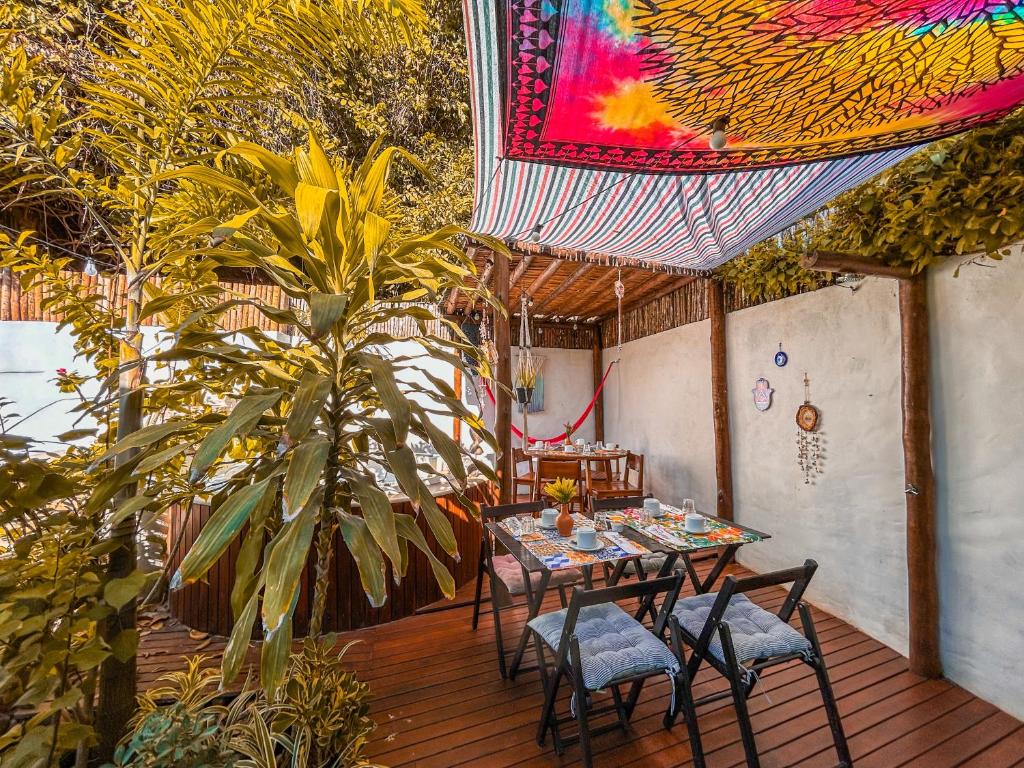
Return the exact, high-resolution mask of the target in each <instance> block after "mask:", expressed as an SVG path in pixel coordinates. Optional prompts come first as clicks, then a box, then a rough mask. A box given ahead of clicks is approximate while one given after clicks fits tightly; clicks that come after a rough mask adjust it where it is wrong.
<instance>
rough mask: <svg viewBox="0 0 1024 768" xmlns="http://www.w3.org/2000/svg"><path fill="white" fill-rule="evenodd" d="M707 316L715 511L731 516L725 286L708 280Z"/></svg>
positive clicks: (729, 517) (722, 515) (718, 281)
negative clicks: (713, 433) (715, 482)
mask: <svg viewBox="0 0 1024 768" xmlns="http://www.w3.org/2000/svg"><path fill="white" fill-rule="evenodd" d="M707 289H708V316H709V318H710V319H711V409H712V418H713V420H714V424H715V476H716V478H717V481H718V499H717V504H718V508H717V512H716V514H717V515H718V516H719V517H721V518H724V519H726V520H732V515H733V509H732V439H731V437H730V435H729V382H728V379H727V378H726V360H725V286H724V285H723V283H722V281H721V280H708V281H707Z"/></svg>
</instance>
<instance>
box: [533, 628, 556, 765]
mask: <svg viewBox="0 0 1024 768" xmlns="http://www.w3.org/2000/svg"><path fill="white" fill-rule="evenodd" d="M533 642H534V645H535V646H536V647H537V667H538V668H539V669H540V679H541V684H542V686H543V688H544V706H543V707H542V708H541V713H540V722H539V723H538V724H537V744H538V745H539V746H544V737H545V736H546V735H547V732H548V728H549V727H550V728H551V729H552V731H553V732H552V735H553V736H554V741H555V751H556V752H558V754H562V749H561V739H560V738H559V736H558V730H557V729H558V725H557V723H555V722H554V721H555V699H556V698H557V697H558V688H559V686H560V684H561V682H562V670H561V668H558V669H556V670H555V671H554V673H550V672H549V671H548V663H547V658H546V656H545V654H544V640H543V639H541V638H540V637H538V636H537V634H536V633H534V637H533Z"/></svg>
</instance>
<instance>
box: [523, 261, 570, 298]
mask: <svg viewBox="0 0 1024 768" xmlns="http://www.w3.org/2000/svg"><path fill="white" fill-rule="evenodd" d="M562 264H563V262H562V260H561V259H555V260H554V261H552V262H551V263H550V264H548V266H547V268H545V270H544V271H543V272H541V273H540V275H539V276H538V277H537V279H536V280H534V281H533V282H532V283H530V287H529V288H527V289H526V295H527V296H529V297H531V298H532V297H533V296H536V295H537V291H539V290H540V289H541V287H542V286H543V285H544V283H546V282H547V281H548V280H550V279H551V277H552V275H554V274H555V272H557V271H558V269H559V267H561V266H562Z"/></svg>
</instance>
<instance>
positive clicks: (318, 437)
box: [154, 138, 497, 691]
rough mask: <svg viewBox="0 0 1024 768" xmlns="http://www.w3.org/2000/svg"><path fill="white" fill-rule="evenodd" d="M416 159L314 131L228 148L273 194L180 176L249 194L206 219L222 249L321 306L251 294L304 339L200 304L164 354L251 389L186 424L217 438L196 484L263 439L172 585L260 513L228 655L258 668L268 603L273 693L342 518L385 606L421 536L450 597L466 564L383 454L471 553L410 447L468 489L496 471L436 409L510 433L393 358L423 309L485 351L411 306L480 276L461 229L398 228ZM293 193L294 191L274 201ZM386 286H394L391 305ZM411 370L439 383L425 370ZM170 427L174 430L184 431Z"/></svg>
mask: <svg viewBox="0 0 1024 768" xmlns="http://www.w3.org/2000/svg"><path fill="white" fill-rule="evenodd" d="M400 156H403V157H405V159H406V160H408V161H410V162H413V163H415V160H414V159H413V158H411V157H408V156H406V155H404V153H402V152H401V151H399V150H396V149H385V150H383V151H379V150H378V149H377V148H376V147H375V148H374V149H373V151H371V153H370V155H369V156H368V157H367V158H366V160H365V161H364V162H363V163H362V164H361V165H360V166H359V167H357V168H348V167H344V166H339V165H335V164H334V163H332V162H331V160H330V159H329V158H328V156H327V155H326V154H325V153H324V151H323V150H322V148H321V147H320V145H319V144H318V143H317V141H316V140H315V139H312V138H311V140H310V144H309V148H308V150H305V151H300V152H297V153H295V154H294V155H293V156H292V157H281V156H278V155H275V154H273V153H271V152H269V151H268V150H266V149H263V148H261V147H258V146H256V145H252V144H243V145H240V146H238V147H236V148H234V149H232V150H231V151H230V152H229V153H227V157H226V158H225V160H226V161H227V160H228V159H229V158H234V159H240V160H243V161H245V162H246V163H247V164H249V165H250V166H251V167H252V168H255V169H258V170H259V171H261V172H262V173H265V174H266V176H267V177H268V178H269V179H270V180H271V181H272V183H273V186H274V187H275V191H273V192H272V193H270V194H269V199H270V202H268V196H267V195H261V194H258V193H257V192H256V191H254V190H253V189H251V188H250V187H249V186H247V185H246V184H245V183H243V182H241V181H239V180H238V178H236V177H235V176H233V175H230V174H228V173H226V172H221V171H215V170H211V169H209V168H207V167H202V166H196V167H192V168H188V169H185V170H183V171H180V172H178V173H175V174H173V177H174V178H182V177H187V178H188V179H189V180H191V181H193V182H195V183H201V184H207V185H210V186H212V187H215V188H216V189H218V190H221V191H223V192H226V193H228V194H230V195H231V196H233V197H234V198H235V199H236V200H237V201H239V203H241V204H242V205H243V206H244V209H243V210H241V211H240V212H239V213H237V214H236V215H234V216H232V217H230V218H229V219H228V220H226V221H217V220H214V219H209V220H206V221H203V222H200V223H198V224H195V225H192V226H191V227H190V228H189V231H190V232H193V233H196V232H206V233H208V234H209V235H210V236H211V237H212V238H214V240H215V241H217V242H219V243H221V245H220V248H219V249H218V251H216V252H214V253H213V254H212V256H213V258H216V259H217V260H218V262H219V263H222V264H224V265H230V266H235V267H246V268H249V269H252V270H254V271H256V272H257V273H259V274H261V275H263V276H265V277H266V278H267V279H269V280H271V281H273V282H274V283H276V284H277V285H279V286H281V288H282V289H284V291H285V292H286V293H287V294H288V295H289V296H290V297H292V298H293V299H294V300H296V301H297V302H298V303H299V304H300V305H301V306H302V307H304V308H307V310H308V311H303V310H298V309H289V310H282V309H278V308H276V307H270V306H266V305H263V304H261V303H260V302H259V301H258V300H256V299H237V300H235V302H246V303H252V304H254V305H255V307H256V309H257V310H259V311H260V312H262V313H264V314H265V315H267V316H268V317H271V318H273V319H274V320H275V321H276V322H278V323H282V324H285V325H289V326H291V328H292V329H293V332H292V342H291V344H288V345H285V344H281V343H280V342H279V341H278V340H277V339H276V338H275V337H273V336H271V335H269V334H267V333H264V332H262V331H260V330H258V329H256V328H251V329H247V330H246V331H245V332H244V333H245V336H246V337H247V339H246V343H245V344H241V343H237V342H236V341H234V340H233V339H232V337H231V335H230V334H227V333H223V334H211V333H209V332H208V331H206V330H204V329H203V328H202V326H201V325H197V324H196V323H197V320H199V316H198V314H197V315H195V316H193V317H191V318H189V319H187V320H186V321H185V322H184V323H181V324H180V325H178V326H177V327H176V328H174V329H173V330H174V332H175V334H176V336H177V338H178V343H177V345H176V346H175V348H174V349H172V350H170V351H168V352H167V353H165V354H164V357H165V358H194V359H203V360H207V361H210V362H209V366H208V377H207V378H209V379H210V380H211V381H218V382H220V383H221V385H223V384H224V383H225V382H229V383H231V384H232V385H233V386H234V387H235V388H236V394H237V396H238V397H239V400H238V403H237V405H236V406H235V407H234V409H233V410H232V412H231V413H230V414H228V415H226V416H222V417H221V420H220V421H219V422H217V421H216V420H214V421H212V422H211V421H210V420H207V421H206V422H205V423H204V424H196V423H189V422H186V421H184V420H183V421H181V422H180V423H178V424H177V426H175V425H174V424H173V423H172V424H171V425H169V429H170V431H171V433H172V434H171V436H170V439H181V438H184V439H186V440H195V439H196V438H197V437H198V436H201V435H202V434H205V435H206V436H205V437H204V438H203V439H202V441H201V442H200V444H199V445H198V448H197V449H196V451H195V456H194V458H193V460H192V463H191V467H190V472H191V479H192V481H194V482H198V483H201V482H202V481H203V479H204V478H205V477H206V476H207V475H208V474H209V473H210V471H211V469H214V468H215V467H216V465H217V462H218V460H219V459H222V457H224V456H225V454H226V452H227V450H228V448H229V445H230V443H231V441H232V440H235V439H241V438H245V439H246V445H247V446H248V455H247V458H246V459H245V460H244V461H243V462H242V465H243V468H242V469H241V470H240V471H236V472H235V473H234V474H233V475H231V477H230V479H229V480H228V481H227V483H226V485H225V487H224V488H223V489H222V490H220V491H219V492H218V494H217V497H216V500H215V506H216V509H215V511H214V514H213V516H212V517H211V518H210V520H209V522H208V523H207V525H206V527H205V528H204V530H203V531H202V533H201V534H200V536H199V538H198V539H197V540H196V542H195V544H194V545H193V547H192V549H191V550H190V551H189V552H188V553H187V554H186V556H185V557H184V559H183V561H182V563H181V566H180V568H179V570H178V572H177V573H176V574H175V576H174V579H173V582H172V586H177V585H180V584H184V583H189V582H193V581H195V580H197V579H199V578H201V577H202V576H203V575H204V574H205V573H206V571H207V570H208V569H209V568H210V566H211V565H213V563H214V562H215V561H216V560H217V558H218V557H220V556H221V554H223V553H224V551H225V550H226V549H227V548H228V546H229V545H230V544H231V542H232V541H233V540H234V539H235V538H236V537H238V536H240V535H242V529H243V526H244V525H245V524H246V523H247V524H248V530H247V533H245V534H244V540H243V543H242V547H241V552H240V554H239V558H238V564H237V573H238V581H237V583H236V585H235V588H234V591H233V593H232V608H233V611H234V613H235V617H236V622H235V628H234V631H233V633H232V637H231V639H230V642H229V644H228V647H227V650H226V653H225V658H224V667H225V670H224V672H225V677H226V679H228V680H230V679H231V678H232V677H233V676H234V675H235V673H236V672H237V670H238V668H239V665H240V664H241V661H242V658H243V655H244V650H245V648H246V647H247V645H248V642H249V638H250V636H251V632H252V627H253V624H254V622H255V621H256V618H257V612H258V611H260V610H262V626H263V632H264V636H265V642H264V645H263V651H262V660H261V680H262V683H263V685H264V686H265V687H266V688H267V689H268V690H271V691H272V690H273V689H274V688H275V687H276V686H277V684H278V682H279V681H280V680H281V678H282V674H283V670H284V663H285V660H286V658H287V653H288V649H289V646H290V641H291V637H292V626H291V617H292V613H293V611H294V608H295V604H296V599H297V595H298V590H299V580H300V574H301V571H302V568H303V566H304V565H305V563H306V561H307V557H308V556H309V552H310V549H311V547H315V550H316V562H317V568H316V589H315V594H314V599H313V613H312V618H311V629H310V631H311V634H314V635H315V634H317V633H319V631H320V627H321V623H322V618H323V613H324V606H325V601H326V590H327V579H328V572H329V565H330V558H331V542H332V540H333V536H334V532H335V530H336V529H337V528H338V527H340V529H341V533H342V535H343V537H344V541H345V543H346V545H347V547H348V549H349V550H350V551H351V553H352V555H353V557H354V558H355V561H356V563H357V565H358V567H359V573H360V577H361V580H362V584H363V587H364V589H365V590H366V594H367V596H368V598H369V600H370V602H371V603H372V604H373V605H375V606H379V605H381V604H383V602H384V600H385V598H386V582H385V579H386V573H387V565H386V563H387V562H390V569H391V571H392V574H393V576H394V578H395V580H396V581H397V580H400V579H401V578H402V576H403V575H404V574H405V570H406V567H407V565H408V561H409V557H408V548H409V546H410V545H412V546H413V547H416V548H418V549H420V550H421V551H422V552H423V553H424V554H425V555H426V556H427V558H428V559H429V560H430V563H431V565H432V566H433V571H434V574H435V576H436V577H437V579H438V582H439V584H440V585H441V588H442V590H443V591H444V593H445V594H446V595H448V596H451V595H453V594H454V582H453V579H452V576H451V574H450V573H449V572H448V570H447V569H446V568H445V566H444V565H443V564H442V563H441V562H440V561H439V560H438V559H437V558H436V557H435V556H434V554H433V553H432V552H431V549H430V547H429V546H428V543H427V540H426V538H425V536H424V533H423V531H422V530H421V529H420V527H419V526H418V525H417V521H416V519H415V518H414V517H412V516H410V515H405V514H396V513H395V511H394V510H393V508H392V506H391V503H390V501H389V498H388V496H387V494H386V493H385V492H384V491H383V490H382V489H381V487H380V486H379V485H378V483H377V480H376V472H375V470H377V469H378V468H381V467H384V468H387V469H388V470H389V471H390V472H391V473H393V474H394V476H395V477H396V478H397V481H398V484H399V485H400V486H401V489H402V491H403V492H404V493H405V494H406V495H407V496H408V497H409V498H410V499H411V500H412V503H413V505H414V506H415V508H416V509H417V510H418V512H419V514H421V515H422V516H423V517H424V518H425V519H426V523H427V525H428V526H429V530H430V532H431V534H432V535H433V537H434V538H435V539H436V540H437V542H439V543H440V544H441V546H442V547H443V548H444V549H445V551H446V552H448V553H449V554H450V555H452V556H453V557H458V551H457V546H456V541H455V536H454V533H453V531H452V527H451V524H450V522H449V521H448V519H447V518H446V517H445V515H444V514H443V513H442V512H441V510H440V509H439V507H438V505H437V503H436V502H435V500H434V497H433V495H432V494H431V492H430V490H429V488H428V487H427V485H426V484H425V482H424V480H423V479H422V478H421V474H423V473H434V474H438V473H437V472H436V470H433V469H431V468H429V467H428V466H426V465H418V464H417V461H416V457H415V454H414V452H413V449H412V447H411V445H410V442H411V440H412V439H413V438H414V437H416V438H419V439H421V440H423V441H425V442H427V443H430V444H432V445H433V446H434V448H435V449H436V450H437V452H438V453H439V454H440V456H441V457H442V458H443V459H444V461H445V463H446V464H447V468H448V473H447V475H446V476H447V477H448V479H449V481H450V482H451V483H452V484H453V486H454V487H455V488H456V489H457V490H460V491H461V489H464V488H465V487H466V483H467V481H468V479H469V474H470V473H469V472H468V471H467V467H469V468H470V469H477V470H479V471H480V472H482V473H484V474H485V475H487V476H489V477H493V473H492V471H491V470H490V469H489V468H488V467H486V466H485V465H483V464H481V463H479V462H477V460H476V459H473V458H471V457H469V456H468V455H466V454H465V453H464V452H463V449H462V447H461V446H460V445H459V444H457V443H456V442H455V441H454V440H452V439H451V438H450V437H449V436H448V435H447V434H445V432H444V431H443V430H441V429H439V428H438V427H437V426H436V424H435V423H434V421H433V420H432V417H434V416H438V415H440V416H450V417H452V418H460V419H462V420H463V421H464V422H466V423H467V424H468V425H469V427H470V428H471V429H473V430H475V431H476V432H478V433H479V434H480V435H481V436H482V437H483V438H484V439H486V440H488V441H489V442H491V444H492V445H493V444H494V443H493V438H492V437H491V436H490V435H489V434H487V433H486V432H485V431H484V429H483V424H482V423H481V421H480V419H479V417H477V416H476V415H475V414H473V413H472V412H470V411H469V410H468V409H467V408H466V407H465V406H464V405H463V404H462V403H461V401H460V400H459V398H458V396H457V395H456V393H455V392H454V391H453V390H452V388H451V386H450V385H449V384H448V383H447V382H445V381H441V380H438V379H437V378H436V377H435V376H433V375H431V374H430V373H429V372H426V371H424V370H420V368H419V365H418V364H417V361H416V359H415V358H398V359H391V358H389V356H388V355H387V354H386V352H385V350H384V349H383V345H386V344H387V343H389V342H391V341H394V339H393V337H392V336H390V335H388V334H387V333H385V332H383V330H381V329H382V327H383V326H384V325H385V324H386V323H387V322H388V321H392V320H395V319H396V318H398V319H400V318H406V319H411V320H412V321H414V322H416V323H418V324H419V326H420V333H419V335H418V336H417V337H416V339H415V340H416V341H417V342H418V343H419V345H420V346H421V347H422V349H423V352H424V353H425V354H426V355H428V356H430V357H431V358H434V359H442V360H446V361H448V362H450V363H451V364H452V365H454V366H459V367H462V365H463V363H462V359H461V354H462V353H467V354H470V355H474V356H475V355H476V351H475V349H474V348H473V347H472V346H470V345H469V344H467V343H464V341H462V340H460V339H461V334H460V333H459V331H458V330H457V328H456V327H455V326H454V325H452V324H447V325H448V327H449V328H450V329H451V332H450V334H439V333H435V332H432V331H431V325H432V324H433V323H435V322H442V323H444V321H437V319H436V318H435V317H434V315H433V313H432V312H430V311H429V310H427V309H426V308H425V307H423V306H421V305H415V304H410V303H409V302H413V301H433V302H436V301H438V300H440V297H441V296H442V295H443V293H444V292H445V291H446V290H448V289H450V288H453V287H460V288H461V289H463V290H466V286H465V284H464V282H463V279H464V277H465V276H466V275H467V274H469V272H470V270H471V269H472V268H473V267H472V263H471V262H470V261H469V260H468V259H467V257H466V256H465V254H464V252H463V250H462V249H461V248H460V247H459V246H458V245H457V244H456V242H455V241H454V238H455V237H456V236H458V235H459V234H460V233H461V230H460V229H459V228H458V227H454V226H450V227H445V228H442V229H440V230H437V231H435V232H432V233H430V234H426V235H420V236H405V235H403V234H401V233H393V232H392V231H391V230H392V218H393V217H394V213H393V212H392V211H390V206H389V194H388V191H387V179H388V175H389V172H390V169H391V167H392V164H393V163H394V161H395V160H396V158H398V157H400ZM282 196H283V197H284V198H285V199H287V200H288V203H287V204H286V205H282V204H279V203H277V202H274V201H275V200H278V199H280V198H281V197H282ZM492 245H495V247H497V245H496V244H492ZM382 295H386V296H388V297H389V298H390V299H393V300H392V301H381V300H380V298H379V297H380V296H382ZM232 303H234V302H232ZM222 309H223V307H215V308H212V309H211V310H209V311H210V312H211V313H214V314H216V313H218V312H220V311H221V310H222ZM409 372H417V373H418V374H419V376H420V377H422V378H421V380H422V381H428V382H429V385H423V384H419V383H416V381H415V378H416V377H410V376H409V375H408V374H409ZM210 426H212V427H213V428H212V430H209V427H210ZM174 433H177V436H176V435H175V434H174ZM154 435H158V436H159V437H161V439H162V438H167V437H168V433H167V432H163V433H162V434H161V433H154ZM225 463H226V462H225ZM474 465H475V466H474ZM236 466H237V464H236ZM463 502H464V503H467V504H468V503H469V502H468V500H467V499H465V498H463ZM318 527H319V534H318V536H317V537H316V542H315V543H314V532H315V531H316V529H317V528H318ZM268 534H269V543H266V544H265V541H266V539H267V535H268ZM261 606H262V609H261Z"/></svg>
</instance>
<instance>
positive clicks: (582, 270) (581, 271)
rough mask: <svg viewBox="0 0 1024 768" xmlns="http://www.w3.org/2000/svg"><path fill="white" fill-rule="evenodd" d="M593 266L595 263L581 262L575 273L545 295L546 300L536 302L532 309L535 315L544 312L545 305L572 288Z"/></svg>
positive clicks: (548, 304)
mask: <svg viewBox="0 0 1024 768" xmlns="http://www.w3.org/2000/svg"><path fill="white" fill-rule="evenodd" d="M593 267H594V265H593V264H581V265H580V266H579V267H578V268H577V269H576V271H575V272H573V273H572V274H571V275H569V276H568V277H567V278H565V280H563V281H562V283H561V285H559V286H558V287H556V288H555V289H554V290H553V291H551V293H549V294H548V295H547V296H545V297H544V300H543V301H541V302H539V303H537V304H535V305H534V306H533V307H532V310H531V311H532V312H533V314H535V315H536V314H539V313H541V312H543V311H544V308H545V307H547V306H550V305H551V302H552V301H554V300H555V299H557V298H558V297H559V296H561V295H562V294H563V293H565V292H566V291H567V290H569V289H570V288H572V286H573V285H574V284H575V283H576V282H577V281H578V280H579V279H580V278H581V277H583V276H584V275H585V274H587V273H588V272H589V271H590V270H591V269H593Z"/></svg>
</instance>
